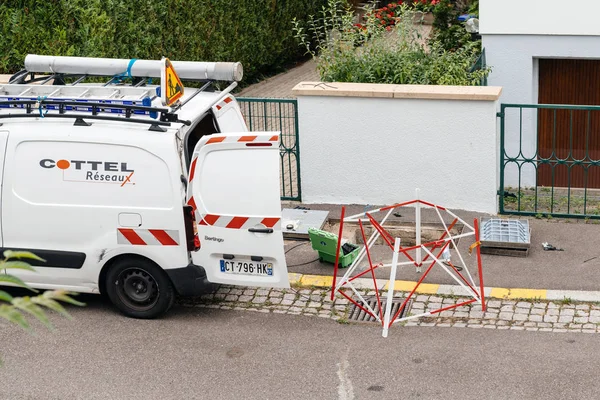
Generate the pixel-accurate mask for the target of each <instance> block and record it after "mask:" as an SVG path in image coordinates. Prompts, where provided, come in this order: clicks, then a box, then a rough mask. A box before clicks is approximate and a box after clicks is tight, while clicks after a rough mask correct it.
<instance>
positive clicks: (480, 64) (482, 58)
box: [469, 49, 488, 86]
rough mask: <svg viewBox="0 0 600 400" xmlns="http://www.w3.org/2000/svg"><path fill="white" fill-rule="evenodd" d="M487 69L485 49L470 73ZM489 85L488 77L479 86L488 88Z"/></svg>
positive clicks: (482, 79)
mask: <svg viewBox="0 0 600 400" xmlns="http://www.w3.org/2000/svg"><path fill="white" fill-rule="evenodd" d="M486 67H487V64H486V61H485V49H482V50H481V54H480V55H479V57H477V60H475V63H474V64H473V66H472V67H471V69H470V70H469V72H474V71H478V70H481V69H485V68H486ZM487 84H488V81H487V76H484V77H483V78H481V80H480V81H479V86H487Z"/></svg>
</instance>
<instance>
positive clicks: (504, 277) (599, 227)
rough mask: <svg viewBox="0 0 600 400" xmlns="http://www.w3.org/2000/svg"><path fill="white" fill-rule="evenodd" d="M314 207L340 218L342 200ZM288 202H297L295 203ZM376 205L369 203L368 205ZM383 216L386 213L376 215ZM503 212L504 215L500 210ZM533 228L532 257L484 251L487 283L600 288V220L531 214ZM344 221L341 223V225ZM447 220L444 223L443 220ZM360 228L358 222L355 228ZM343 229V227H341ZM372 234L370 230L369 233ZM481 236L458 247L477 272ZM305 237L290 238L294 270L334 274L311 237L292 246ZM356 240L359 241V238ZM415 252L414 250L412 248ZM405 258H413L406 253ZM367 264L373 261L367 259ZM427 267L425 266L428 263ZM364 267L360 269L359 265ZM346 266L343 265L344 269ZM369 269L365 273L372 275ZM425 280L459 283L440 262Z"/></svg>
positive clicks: (354, 208)
mask: <svg viewBox="0 0 600 400" xmlns="http://www.w3.org/2000/svg"><path fill="white" fill-rule="evenodd" d="M303 206H304V207H308V208H310V209H312V210H327V211H329V218H331V219H333V220H336V219H337V220H339V217H340V210H341V206H338V205H328V204H308V205H303ZM288 207H291V208H293V207H292V206H291V205H288ZM371 208H375V206H369V207H368V208H367V209H371ZM364 211H365V207H364V206H359V205H350V206H347V209H346V215H347V216H348V215H352V214H357V213H361V212H364ZM398 211H400V213H401V217H394V216H391V217H390V219H389V221H392V222H393V223H397V224H400V223H404V224H409V225H410V224H414V222H413V221H414V209H411V208H402V209H399V210H398ZM453 212H455V213H456V215H458V216H459V217H460V218H462V219H463V220H464V221H465V222H467V223H469V224H471V225H472V224H473V219H474V218H481V217H490V216H489V215H486V214H480V213H473V212H467V211H460V210H453ZM422 213H423V221H424V223H439V217H438V216H437V214H436V213H435V212H431V210H428V209H424V210H423V212H422ZM374 216H375V217H376V219H377V220H378V221H379V220H381V218H383V214H379V215H374ZM442 216H443V217H444V220H445V222H446V223H447V224H449V223H450V222H451V221H452V218H451V217H447V216H446V215H444V214H443V215H442ZM495 217H496V218H498V216H495ZM501 218H511V219H513V218H517V217H516V216H508V215H505V216H502V217H501ZM528 221H529V226H530V229H531V247H530V250H529V254H528V256H527V257H507V256H497V255H487V254H483V255H482V262H483V275H484V283H485V286H492V287H503V288H529V289H563V290H600V283H599V282H600V224H598V223H597V222H598V221H590V223H587V224H586V223H585V221H584V220H576V219H571V220H557V219H553V220H547V219H536V218H528ZM338 226H339V225H338ZM440 226H441V225H440ZM354 229H356V228H354ZM351 231H352V228H351V226H350V225H346V227H345V228H344V237H345V238H348V239H352V236H353V235H350V232H351ZM335 234H336V235H337V230H336V232H335ZM367 236H368V235H367ZM473 242H475V240H474V239H473V238H472V237H467V238H463V239H460V240H459V241H458V247H459V249H460V251H461V254H462V256H463V258H464V260H465V263H466V264H467V266H468V267H469V269H470V271H471V273H472V274H473V275H474V278H475V276H476V275H477V268H476V258H475V257H474V256H472V257H469V256H468V248H469V246H470V245H471V244H472V243H473ZM542 242H549V243H550V244H552V245H554V246H555V247H558V248H562V249H564V251H544V250H543V248H542ZM300 243H302V242H300V241H292V240H287V241H286V250H289V252H288V253H287V254H286V257H287V262H288V265H289V266H290V267H289V272H296V273H302V274H311V275H328V276H331V275H333V265H332V264H328V263H321V262H319V261H318V260H317V253H316V252H315V251H314V250H312V248H311V245H310V243H309V242H307V241H305V243H306V244H305V245H302V246H299V247H296V248H294V249H292V247H294V246H296V245H297V244H300ZM354 243H356V242H354ZM374 247H375V248H374V249H373V254H372V257H373V262H374V263H375V264H376V263H378V262H380V261H381V262H384V263H391V260H392V252H391V250H390V249H389V248H388V247H387V246H385V245H376V246H374ZM452 253H453V255H452V260H453V261H454V262H455V263H458V264H459V265H460V260H459V259H458V256H457V254H456V253H455V252H454V251H452ZM411 254H412V255H413V256H414V252H411ZM399 261H407V259H406V258H404V257H403V256H401V257H400V259H399ZM363 265H364V266H365V267H367V266H368V264H367V263H366V261H365V262H363ZM424 270H425V269H424ZM357 271H358V270H357ZM345 272H346V270H345V269H340V270H339V273H338V275H339V276H342V275H343V274H344V273H345ZM370 276H371V275H370V274H367V275H365V276H364V277H367V278H369V277H370ZM376 277H377V278H381V279H389V269H384V270H381V271H377V274H376ZM420 277H421V275H420V274H418V273H416V271H415V268H414V267H412V266H403V267H400V268H399V269H398V272H397V274H396V279H399V280H408V281H417V280H419V279H420ZM424 282H425V283H439V284H455V283H456V282H455V281H454V280H453V279H452V278H451V277H450V276H448V275H447V274H446V273H445V272H444V271H443V269H441V268H439V266H434V267H433V269H432V270H431V272H430V274H429V275H428V276H427V278H426V279H425V281H424Z"/></svg>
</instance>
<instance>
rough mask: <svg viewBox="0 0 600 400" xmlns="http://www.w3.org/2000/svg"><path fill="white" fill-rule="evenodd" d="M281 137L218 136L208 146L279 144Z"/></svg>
mask: <svg viewBox="0 0 600 400" xmlns="http://www.w3.org/2000/svg"><path fill="white" fill-rule="evenodd" d="M278 141H279V135H244V136H217V137H211V138H210V139H208V141H207V142H206V144H215V143H235V142H237V143H253V142H278Z"/></svg>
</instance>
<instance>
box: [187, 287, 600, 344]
mask: <svg viewBox="0 0 600 400" xmlns="http://www.w3.org/2000/svg"><path fill="white" fill-rule="evenodd" d="M348 294H349V295H350V293H348ZM363 294H364V295H369V294H374V292H370V291H369V290H363ZM397 296H398V297H406V293H398V294H397ZM465 300H466V299H464V298H457V297H454V298H451V297H444V296H427V295H419V296H416V298H415V301H414V302H413V303H412V305H411V306H410V308H409V310H408V311H409V313H408V315H417V314H422V313H423V312H428V311H434V310H438V309H440V308H442V307H447V306H450V305H452V304H457V303H460V302H463V301H465ZM178 303H179V304H181V305H183V306H187V307H201V308H218V309H222V310H238V311H255V312H262V313H274V314H290V315H305V316H313V317H314V316H318V317H321V318H328V319H332V320H335V321H338V322H340V323H349V322H352V321H353V320H352V319H351V316H352V315H356V314H355V313H353V311H354V306H353V305H352V304H350V302H349V301H348V300H347V299H345V298H342V297H341V296H340V295H339V294H338V296H337V297H336V298H334V300H333V301H332V300H331V299H330V297H329V291H327V290H324V289H308V288H305V289H295V288H291V289H257V288H240V287H225V286H224V287H221V288H219V290H218V291H217V292H216V293H213V294H206V295H203V296H201V297H200V298H181V299H179V300H178ZM486 305H487V311H486V312H485V313H484V312H483V311H482V310H481V306H480V305H472V306H471V305H467V306H462V307H458V308H455V309H453V310H448V311H442V312H441V313H438V314H434V315H431V316H428V317H422V318H419V319H412V320H408V321H405V322H402V323H399V324H397V325H399V326H437V327H454V328H464V327H467V328H485V329H499V330H502V329H504V330H508V329H510V330H520V331H524V330H527V331H540V332H583V333H599V332H600V326H599V324H600V306H599V305H595V304H571V303H570V302H546V301H534V302H530V301H516V300H495V299H489V300H488V301H487V303H486ZM356 323H365V324H372V325H374V326H376V325H377V324H378V323H377V322H356ZM397 325H394V326H396V327H398V326H397ZM390 334H391V335H395V334H400V333H399V332H398V331H396V330H395V329H394V327H392V329H391V331H390ZM377 335H379V333H378V334H377Z"/></svg>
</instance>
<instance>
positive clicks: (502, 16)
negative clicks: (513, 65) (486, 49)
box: [479, 0, 600, 36]
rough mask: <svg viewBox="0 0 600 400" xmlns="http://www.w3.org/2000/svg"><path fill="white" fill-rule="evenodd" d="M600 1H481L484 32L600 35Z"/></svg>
mask: <svg viewBox="0 0 600 400" xmlns="http://www.w3.org/2000/svg"><path fill="white" fill-rule="evenodd" d="M599 14H600V1H598V0H570V1H565V0H480V2H479V17H480V18H479V22H480V25H479V31H480V33H482V34H510V35H514V34H519V35H575V36H582V35H600V24H598V15H599Z"/></svg>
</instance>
